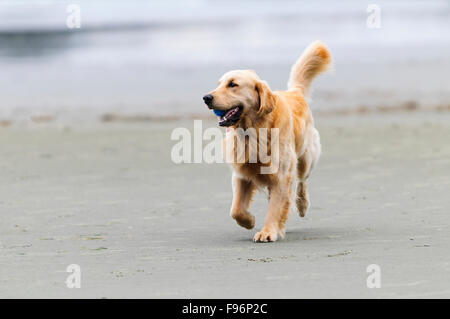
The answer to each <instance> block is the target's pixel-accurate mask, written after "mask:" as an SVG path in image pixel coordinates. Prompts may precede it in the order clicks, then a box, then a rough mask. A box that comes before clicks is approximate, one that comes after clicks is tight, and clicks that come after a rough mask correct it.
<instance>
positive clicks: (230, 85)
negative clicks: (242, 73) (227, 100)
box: [228, 81, 239, 88]
mask: <svg viewBox="0 0 450 319" xmlns="http://www.w3.org/2000/svg"><path fill="white" fill-rule="evenodd" d="M235 86H239V85H237V84H236V83H234V82H233V81H231V82H230V83H228V87H229V88H234V87H235Z"/></svg>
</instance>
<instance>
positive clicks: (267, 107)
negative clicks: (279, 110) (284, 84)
mask: <svg viewBox="0 0 450 319" xmlns="http://www.w3.org/2000/svg"><path fill="white" fill-rule="evenodd" d="M255 89H256V91H257V92H258V96H259V109H258V115H261V116H264V115H267V114H269V113H270V112H272V111H273V109H274V107H275V96H274V95H273V93H272V91H271V90H270V88H269V86H268V85H267V83H266V82H264V81H258V82H257V83H256V88H255Z"/></svg>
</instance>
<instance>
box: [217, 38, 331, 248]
mask: <svg viewBox="0 0 450 319" xmlns="http://www.w3.org/2000/svg"><path fill="white" fill-rule="evenodd" d="M330 65H331V54H330V52H329V50H328V49H327V47H326V46H325V45H324V44H323V43H321V42H319V41H317V42H314V43H313V44H311V45H310V46H309V47H308V48H307V49H306V50H305V51H304V53H303V54H302V56H301V57H300V58H299V59H298V61H297V62H296V63H295V64H294V65H293V67H292V70H291V75H290V79H289V82H288V90H287V91H271V90H270V88H269V86H268V85H267V83H266V82H264V81H261V80H260V79H259V77H258V75H257V74H256V73H255V72H254V71H252V70H235V71H230V72H228V73H226V74H224V75H223V76H222V77H221V79H220V80H219V85H218V87H217V88H216V89H215V90H214V91H212V92H211V93H210V94H211V95H212V96H213V98H214V100H213V102H212V103H211V108H214V109H218V110H224V111H226V110H230V109H231V108H233V107H236V106H237V105H240V106H241V107H242V110H243V111H242V115H241V116H240V118H239V121H238V122H237V123H235V124H234V125H233V128H242V129H244V130H246V129H248V128H255V129H256V131H257V132H258V129H259V128H266V129H268V130H269V131H270V129H272V128H278V129H279V163H278V170H277V171H276V173H273V174H261V171H260V169H261V167H263V166H268V165H270V164H271V163H262V162H259V161H258V162H257V163H250V162H249V161H248V156H246V160H245V161H244V162H243V163H236V162H234V163H232V164H231V166H232V169H233V176H232V185H233V202H232V205H231V212H230V213H231V216H232V217H233V218H234V219H235V220H236V222H237V223H238V224H239V225H241V226H243V227H245V228H247V229H251V228H253V227H254V224H255V218H254V216H253V215H251V214H250V213H249V211H248V209H249V205H250V202H251V200H252V196H253V194H254V192H255V190H256V189H258V188H262V187H267V188H268V191H269V209H268V212H267V216H266V221H265V224H264V227H263V228H262V229H261V231H259V232H258V233H256V235H255V236H254V241H256V242H269V241H275V240H277V238H278V236H282V237H284V235H285V224H286V220H287V218H288V213H289V209H290V205H291V201H292V194H291V193H292V184H293V183H294V178H295V175H296V176H297V180H298V181H297V189H296V205H297V208H298V211H299V214H300V216H302V217H303V216H305V213H306V210H307V209H308V207H309V198H308V192H307V185H306V180H307V178H308V177H309V174H310V173H311V170H312V169H313V167H314V164H315V163H316V162H317V160H318V158H319V156H320V151H321V146H320V138H319V133H318V132H317V130H316V129H315V127H314V121H313V117H312V114H311V112H310V110H309V108H308V105H307V103H306V101H305V95H306V94H307V93H308V90H309V88H310V85H311V82H312V80H313V79H314V77H316V76H317V75H318V74H319V73H321V72H323V71H325V70H326V69H327V68H328V67H329V66H330ZM231 82H232V83H233V86H231V84H230V83H231ZM227 131H228V132H227V136H226V139H225V148H226V145H228V144H227V143H228V142H229V141H230V139H232V140H233V141H235V140H236V139H239V138H241V137H239V136H238V135H237V134H235V130H227ZM268 140H269V141H268V144H269V145H270V134H269V136H268ZM244 143H247V142H246V141H245V142H244ZM247 144H248V143H247ZM270 151H272V150H270ZM225 152H232V153H233V156H234V155H236V154H235V153H236V150H235V149H234V148H226V149H225ZM295 171H296V174H295Z"/></svg>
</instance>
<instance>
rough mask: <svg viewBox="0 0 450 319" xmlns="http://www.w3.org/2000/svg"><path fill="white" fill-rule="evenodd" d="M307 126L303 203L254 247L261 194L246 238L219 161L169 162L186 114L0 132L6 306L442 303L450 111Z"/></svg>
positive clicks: (449, 215)
mask: <svg viewBox="0 0 450 319" xmlns="http://www.w3.org/2000/svg"><path fill="white" fill-rule="evenodd" d="M316 122H317V126H318V128H319V130H320V133H321V136H322V144H323V156H322V158H321V160H320V163H319V165H318V167H317V169H316V170H315V171H314V173H313V175H312V177H311V179H310V192H311V193H310V194H311V201H312V206H311V208H310V210H309V211H308V213H307V216H306V217H305V218H303V219H301V218H300V217H298V215H297V213H296V212H295V211H294V210H292V213H291V216H290V219H289V221H288V224H287V237H286V239H285V240H281V241H278V242H276V243H270V244H255V243H253V242H252V241H251V239H252V237H253V235H254V233H255V231H257V230H258V229H259V228H260V227H261V226H262V224H263V221H264V217H265V212H266V209H267V200H266V195H265V194H259V195H258V196H257V198H256V200H255V201H254V203H253V205H252V207H251V212H252V213H254V214H255V215H256V229H254V230H251V231H248V230H245V229H243V228H240V227H238V226H237V225H236V223H235V222H234V221H233V220H232V219H231V218H230V217H229V216H228V210H229V205H230V201H231V187H230V171H229V169H228V167H227V166H226V165H225V164H209V165H208V164H183V165H176V164H174V163H172V162H171V160H170V151H171V147H172V146H173V145H174V144H175V142H174V141H171V140H170V133H171V131H172V129H173V128H174V127H180V126H187V127H192V125H193V123H192V120H189V121H187V120H186V121H181V122H177V121H173V122H160V123H123V124H119V123H99V124H94V125H88V126H73V127H66V128H59V127H56V125H54V124H35V126H34V127H32V128H24V127H16V126H14V125H13V126H10V127H0V145H1V147H0V172H1V173H0V234H1V235H0V248H1V250H0V297H3V298H5V297H6V298H10V297H19V298H24V297H37V298H44V297H56V298H104V297H105V298H118V297H125V298H131V297H137V298H141V297H146V298H167V297H170V298H208V297H211V298H219V297H222V298H241V297H248V298H311V297H331V298H334V297H356V298H369V297H374V298H383V297H385V298H398V297H407V298H408V297H419V298H442V297H447V298H448V297H450V284H449V283H450V282H449V278H450V252H449V243H450V211H449V210H450V197H449V190H450V143H449V140H450V126H449V124H448V123H449V122H450V113H448V112H440V113H439V112H399V113H384V114H364V115H349V116H336V115H333V116H331V115H330V116H320V117H316ZM208 125H215V123H214V122H208ZM204 127H207V125H206V124H204ZM70 264H78V265H79V266H80V267H81V288H80V289H69V288H67V286H66V284H65V280H66V278H67V276H68V275H69V274H68V273H67V272H66V268H67V266H68V265H70ZM370 264H377V265H379V266H380V267H381V288H379V289H369V288H367V286H366V278H367V276H368V275H369V274H368V273H367V272H366V268H367V266H368V265H370Z"/></svg>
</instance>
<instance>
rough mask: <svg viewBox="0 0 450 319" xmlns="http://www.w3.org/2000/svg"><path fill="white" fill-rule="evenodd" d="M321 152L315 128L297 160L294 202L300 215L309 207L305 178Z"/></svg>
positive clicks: (302, 215)
mask: <svg viewBox="0 0 450 319" xmlns="http://www.w3.org/2000/svg"><path fill="white" fill-rule="evenodd" d="M320 153H321V145H320V137H319V132H318V131H317V130H316V129H313V131H311V144H310V146H309V147H308V149H307V150H306V151H305V153H304V154H303V155H302V156H301V157H299V158H298V160H297V177H298V184H297V190H296V198H295V203H296V204H297V209H298V213H299V215H300V217H305V215H306V211H307V210H308V208H309V194H308V187H307V185H306V180H307V179H308V177H309V175H310V174H311V171H312V170H313V168H314V166H315V164H316V163H317V161H318V160H319V157H320Z"/></svg>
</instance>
